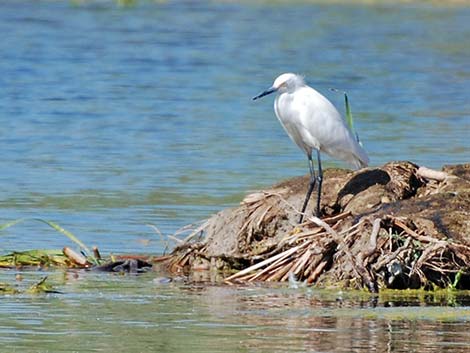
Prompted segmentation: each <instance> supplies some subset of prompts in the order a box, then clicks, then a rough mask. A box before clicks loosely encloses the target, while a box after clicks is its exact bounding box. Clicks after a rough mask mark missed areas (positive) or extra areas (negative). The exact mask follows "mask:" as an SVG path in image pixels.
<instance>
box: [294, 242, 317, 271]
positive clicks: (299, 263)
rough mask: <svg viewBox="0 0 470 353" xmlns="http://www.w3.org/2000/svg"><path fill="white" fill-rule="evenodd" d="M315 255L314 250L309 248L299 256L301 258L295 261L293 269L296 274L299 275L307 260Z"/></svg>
mask: <svg viewBox="0 0 470 353" xmlns="http://www.w3.org/2000/svg"><path fill="white" fill-rule="evenodd" d="M312 255H313V252H312V251H311V249H307V251H305V253H304V254H303V255H302V256H301V257H300V258H299V260H298V261H297V262H296V263H295V266H294V268H293V270H292V272H293V273H294V275H296V276H297V275H298V273H299V272H300V271H301V270H302V269H303V268H304V266H305V264H306V263H307V261H308V260H309V259H310V257H311V256H312Z"/></svg>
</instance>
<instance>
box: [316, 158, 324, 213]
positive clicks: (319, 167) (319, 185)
mask: <svg viewBox="0 0 470 353" xmlns="http://www.w3.org/2000/svg"><path fill="white" fill-rule="evenodd" d="M317 160H318V177H317V180H318V194H317V211H316V215H317V217H320V200H321V185H322V183H323V170H322V169H321V159H320V151H318V150H317Z"/></svg>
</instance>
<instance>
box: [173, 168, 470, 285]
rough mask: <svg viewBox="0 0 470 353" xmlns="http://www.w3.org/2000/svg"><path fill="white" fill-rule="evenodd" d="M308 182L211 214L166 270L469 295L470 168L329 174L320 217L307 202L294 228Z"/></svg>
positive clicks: (232, 278) (298, 180) (296, 180)
mask: <svg viewBox="0 0 470 353" xmlns="http://www.w3.org/2000/svg"><path fill="white" fill-rule="evenodd" d="M307 184H308V176H304V177H297V178H293V179H289V180H287V181H284V182H282V183H280V184H277V185H275V186H273V187H271V188H270V189H267V190H262V191H259V192H256V193H253V194H250V195H248V196H246V197H245V199H244V200H243V201H242V202H241V204H240V206H239V207H237V208H233V209H227V210H223V211H221V212H219V213H218V214H216V215H214V216H213V217H211V218H210V219H208V220H207V221H205V222H204V223H203V224H202V225H201V226H200V227H199V228H197V229H195V230H194V232H193V233H192V235H191V236H189V237H188V238H187V241H186V242H185V243H184V244H182V245H179V246H178V247H177V248H176V249H175V250H174V251H173V253H172V256H171V257H170V258H169V259H168V260H167V262H166V264H167V267H168V269H169V270H170V271H171V272H173V273H194V272H197V271H201V270H204V271H212V272H214V271H215V272H217V273H220V272H222V273H224V274H225V277H224V279H225V281H226V282H236V281H286V280H288V278H289V277H292V275H294V277H295V278H296V279H297V280H299V281H305V282H306V283H308V284H315V285H319V286H325V287H331V286H339V287H344V288H367V289H368V290H370V291H371V292H377V291H378V290H379V289H380V288H395V289H405V288H425V289H432V288H436V287H438V288H457V289H470V164H464V165H454V166H446V167H444V168H443V169H442V171H436V170H431V169H428V168H424V167H419V166H417V165H415V164H413V163H411V162H391V163H387V164H385V165H384V166H382V167H380V168H367V169H362V170H359V171H347V170H341V169H328V170H326V171H325V173H324V183H323V195H322V209H321V212H322V215H323V216H322V218H321V219H319V218H316V217H313V216H311V215H312V214H313V205H314V204H315V202H310V207H309V208H308V209H307V211H306V221H305V222H304V223H302V224H297V220H298V215H299V211H298V208H299V207H300V205H301V203H302V198H303V197H304V193H305V189H306V186H307ZM196 236H198V238H199V239H198V240H194V239H195V237H196Z"/></svg>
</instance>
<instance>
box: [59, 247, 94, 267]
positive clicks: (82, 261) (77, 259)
mask: <svg viewBox="0 0 470 353" xmlns="http://www.w3.org/2000/svg"><path fill="white" fill-rule="evenodd" d="M62 252H63V253H64V255H65V256H66V257H67V258H68V259H69V260H70V261H72V262H73V263H75V264H76V265H80V266H87V265H89V262H88V260H87V259H86V257H85V256H83V255H82V254H79V253H78V252H76V251H74V250H72V249H70V248H69V247H68V246H66V247H64V248H63V249H62Z"/></svg>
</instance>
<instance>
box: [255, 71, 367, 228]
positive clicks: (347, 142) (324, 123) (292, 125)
mask: <svg viewBox="0 0 470 353" xmlns="http://www.w3.org/2000/svg"><path fill="white" fill-rule="evenodd" d="M273 92H278V96H277V97H276V100H275V101H274V111H275V113H276V116H277V118H278V119H279V121H280V122H281V125H282V126H283V127H284V130H286V132H287V134H288V135H289V137H290V138H291V140H292V141H294V142H295V143H296V144H297V146H299V148H300V149H301V150H303V151H304V152H305V153H306V154H307V157H308V159H309V167H310V173H311V182H310V187H309V191H308V192H307V197H306V199H305V202H304V207H303V209H302V213H303V212H304V211H305V208H306V206H307V203H308V199H309V198H310V195H311V193H312V191H313V187H314V186H315V182H316V181H317V180H318V182H319V188H318V189H319V190H318V198H317V215H319V213H320V195H321V183H322V170H321V160H320V152H324V153H326V154H328V155H330V156H331V157H334V158H337V159H340V160H343V161H345V162H347V163H348V164H349V165H351V166H353V167H355V168H361V167H366V166H367V164H368V163H369V158H368V157H367V153H366V152H365V151H364V149H363V148H362V147H361V146H360V145H359V143H358V142H357V141H356V139H355V138H354V136H353V134H352V133H351V131H350V130H349V129H348V127H347V126H346V123H345V121H344V120H343V118H342V117H341V114H340V113H339V112H338V110H337V109H336V108H335V107H334V105H333V104H332V103H331V102H330V101H329V100H328V99H326V98H325V97H324V96H323V95H321V94H320V93H319V92H317V91H316V90H314V89H313V88H312V87H310V86H308V85H306V84H305V82H304V80H303V78H302V77H301V76H299V75H296V74H292V73H285V74H282V75H280V76H279V77H278V78H276V80H275V81H274V84H273V85H272V87H270V88H269V89H267V90H266V91H264V92H262V93H260V94H259V95H257V96H256V97H254V98H253V99H258V98H261V97H263V96H265V95H268V94H270V93H273ZM313 150H316V151H317V159H318V169H319V175H318V177H316V176H315V170H314V166H313V161H312V152H313ZM301 221H302V217H301Z"/></svg>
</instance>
